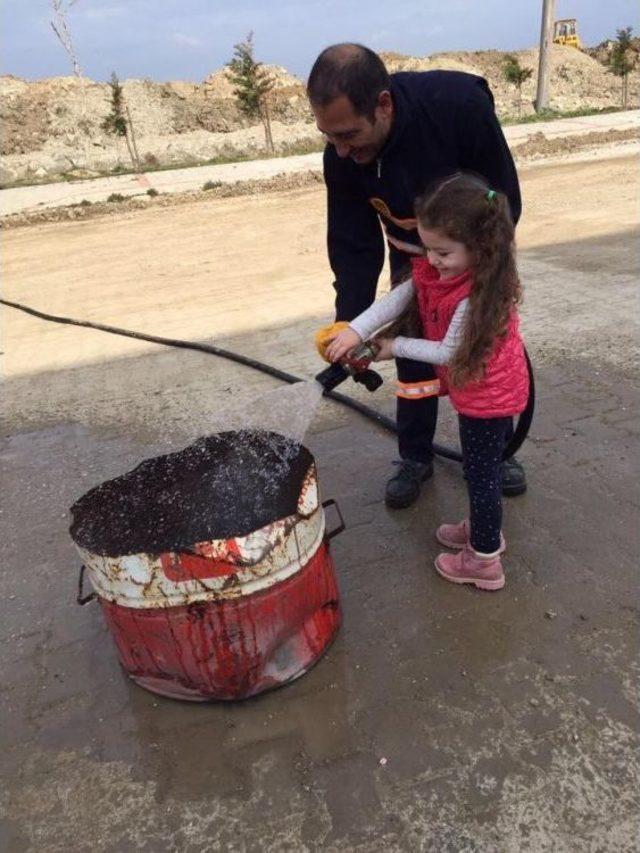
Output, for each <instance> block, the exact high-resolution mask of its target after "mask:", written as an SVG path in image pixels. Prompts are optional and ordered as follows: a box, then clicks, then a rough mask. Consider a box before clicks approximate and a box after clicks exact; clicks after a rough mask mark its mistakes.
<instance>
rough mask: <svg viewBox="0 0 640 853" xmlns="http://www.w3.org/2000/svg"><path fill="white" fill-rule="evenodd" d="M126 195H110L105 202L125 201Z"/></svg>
mask: <svg viewBox="0 0 640 853" xmlns="http://www.w3.org/2000/svg"><path fill="white" fill-rule="evenodd" d="M126 200H127V197H126V195H122V193H111V195H110V196H109V197H108V198H107V201H126Z"/></svg>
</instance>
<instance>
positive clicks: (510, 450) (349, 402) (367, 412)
mask: <svg viewBox="0 0 640 853" xmlns="http://www.w3.org/2000/svg"><path fill="white" fill-rule="evenodd" d="M0 304H2V305H6V306H7V307H9V308H15V309H16V310H17V311H22V312H24V313H25V314H30V315H31V316H32V317H37V318H38V319H40V320H46V321H48V322H51V323H61V324H63V325H67V326H80V327H83V328H86V329H95V330H96V331H98V332H107V333H108V334H110V335H120V336H122V337H125V338H135V339H136V340H139V341H147V342H149V343H153V344H160V345H161V346H167V347H176V348H178V349H189V350H195V351H196V352H204V353H208V354H209V355H216V356H218V357H219V358H225V359H227V360H228V361H233V362H235V363H236V364H242V365H244V366H245V367H250V368H252V369H253V370H259V371H260V372H261V373H265V374H267V375H268V376H272V377H274V378H275V379H280V380H282V381H283V382H288V383H289V384H290V385H293V384H295V383H297V382H305V381H306V380H305V379H302V378H301V377H299V376H294V375H293V374H292V373H287V372H286V371H284V370H280V369H279V368H277V367H273V366H272V365H270V364H265V363H264V362H262V361H258V360H257V359H254V358H249V357H248V356H246V355H241V354H240V353H237V352H233V351H232V350H227V349H223V348H222V347H217V346H214V345H213V344H202V343H198V342H197V341H184V340H181V339H179V338H166V337H162V336H160V335H149V334H146V333H145V332H136V331H134V330H131V329H122V328H119V327H118V326H109V325H106V324H104V323H94V322H92V321H91V320H78V319H75V318H73V317H59V316H56V315H55V314H47V313H45V312H44V311H38V310H37V309H35V308H31V307H29V306H28V305H23V304H21V303H20V302H11V301H10V300H8V299H0ZM525 356H526V360H527V369H528V371H529V399H528V401H527V406H526V408H525V410H524V411H523V412H522V414H521V415H520V416H519V418H518V422H517V424H516V426H515V428H514V431H513V435H512V436H511V439H510V441H509V442H508V444H507V446H506V447H505V450H504V453H503V459H509V458H510V457H511V456H513V455H514V454H515V453H516V452H517V451H518V449H519V448H520V447H521V445H522V443H523V442H524V440H525V438H526V437H527V434H528V432H529V427H530V426H531V421H532V419H533V411H534V408H535V383H534V377H533V368H532V366H531V361H530V359H529V355H528V354H527V353H526V351H525ZM346 375H348V374H345V378H346ZM324 396H325V397H328V398H329V399H330V400H335V401H336V402H337V403H341V404H342V405H343V406H346V407H347V408H349V409H352V410H353V411H356V412H358V413H359V414H361V415H364V417H366V418H368V419H369V420H371V421H373V422H374V423H376V424H378V426H381V427H382V428H383V429H386V430H387V431H388V432H392V433H396V432H397V429H396V424H395V422H394V421H393V420H392V419H391V418H389V417H387V416H386V415H383V414H381V413H380V412H377V411H376V410H375V409H372V408H371V407H370V406H366V405H365V404H364V403H361V402H360V401H359V400H354V399H353V398H352V397H349V396H347V395H346V394H341V393H340V392H339V391H334V390H325V393H324ZM433 452H434V453H435V454H436V455H438V456H441V457H443V458H445V459H452V460H453V461H455V462H461V461H462V456H461V454H460V452H459V451H458V450H454V449H453V448H450V447H445V446H443V445H440V444H435V443H434V445H433Z"/></svg>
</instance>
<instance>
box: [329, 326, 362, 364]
mask: <svg viewBox="0 0 640 853" xmlns="http://www.w3.org/2000/svg"><path fill="white" fill-rule="evenodd" d="M360 343H362V338H361V337H360V335H359V334H358V333H357V332H354V331H353V329H343V330H342V331H341V332H338V334H337V335H336V336H335V338H333V340H332V341H331V343H330V344H329V346H328V347H327V351H326V354H327V358H328V359H329V361H340V359H341V358H342V357H343V356H345V355H346V354H347V353H348V352H349V350H351V349H353V348H354V347H357V346H358V344H360Z"/></svg>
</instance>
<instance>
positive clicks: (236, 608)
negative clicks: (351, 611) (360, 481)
mask: <svg viewBox="0 0 640 853" xmlns="http://www.w3.org/2000/svg"><path fill="white" fill-rule="evenodd" d="M223 435H226V434H223ZM239 435H242V433H240V434H239ZM252 435H255V433H252ZM266 435H267V436H273V435H274V434H273V433H267V434H266ZM300 447H301V446H300ZM301 450H302V451H303V452H304V453H303V455H302V456H301V457H297V463H296V465H297V467H296V466H294V467H296V471H297V474H296V473H295V471H293V468H291V469H287V471H285V472H284V474H285V475H286V476H289V475H291V476H293V477H294V479H295V478H296V477H297V481H296V482H295V483H294V485H293V488H295V492H296V494H297V501H295V503H294V504H292V505H290V506H288V507H287V504H286V501H283V500H280V501H279V502H278V500H276V501H275V504H276V505H277V506H278V507H280V510H282V508H283V507H284V508H285V509H292V510H293V511H292V512H289V513H288V514H287V515H286V516H284V517H282V518H277V519H274V520H273V521H271V522H269V523H268V524H265V525H263V526H262V527H260V528H259V529H256V530H251V531H248V532H246V531H245V530H243V529H242V525H243V524H244V525H245V526H246V523H247V521H246V519H247V518H249V517H251V518H261V519H262V520H264V517H265V516H264V512H268V510H265V509H264V507H262V506H261V508H260V511H259V512H257V513H256V512H255V511H254V509H255V508H252V510H251V512H249V513H248V514H247V512H243V513H241V512H239V515H240V516H242V519H241V521H240V522H239V527H240V532H239V535H236V536H226V537H225V538H218V539H205V540H202V541H199V542H196V543H191V544H188V543H182V542H180V541H179V538H175V536H174V538H173V539H172V540H171V541H173V543H174V546H173V547H172V549H171V550H161V551H159V552H158V553H149V552H146V551H138V552H136V553H125V554H115V555H114V554H111V553H109V554H105V553H96V551H93V550H90V548H89V547H87V545H88V544H89V545H91V546H92V547H96V549H97V550H98V551H100V552H103V551H104V550H105V542H107V541H108V540H109V541H108V545H109V550H110V551H113V550H116V549H114V548H113V547H112V542H111V540H113V537H114V535H115V533H116V532H117V531H116V529H115V528H117V522H113V521H112V519H113V518H114V517H118V518H120V519H121V517H122V514H123V513H124V512H125V511H126V509H127V500H129V497H123V498H122V500H121V501H120V503H119V502H118V494H119V492H120V491H122V493H123V495H124V494H126V492H127V489H129V488H130V487H131V482H133V481H131V480H130V479H129V480H128V479H127V476H129V475H125V477H123V478H117V479H116V480H113V481H109V482H108V483H106V484H102V486H98V487H97V489H95V490H92V491H91V492H89V493H87V495H85V496H84V497H83V498H81V499H80V500H79V501H78V502H77V503H76V504H74V507H73V508H72V513H73V517H74V523H73V524H72V527H71V534H72V536H73V538H74V541H75V543H76V546H77V548H78V550H79V551H80V554H81V556H82V558H83V562H84V566H83V569H82V573H83V574H84V572H85V571H86V573H87V574H88V576H89V578H90V580H91V583H92V586H93V588H94V593H93V594H92V595H90V596H86V597H84V598H83V597H82V594H80V595H79V597H78V601H79V602H80V603H84V602H86V601H87V600H90V599H91V598H93V597H95V596H97V598H98V600H99V601H100V605H101V608H102V612H103V614H104V617H105V619H106V622H107V625H108V626H109V630H110V632H111V635H112V637H113V639H114V641H115V644H116V647H117V650H118V656H119V659H120V663H121V664H122V666H123V668H124V670H125V671H126V672H127V673H128V674H129V676H130V677H131V678H132V679H133V680H134V681H135V682H136V683H137V684H139V685H140V686H141V687H145V688H146V689H148V690H151V691H153V692H154V693H159V694H161V695H164V696H169V697H172V698H175V699H187V700H191V701H207V700H216V699H224V700H234V699H244V698H246V697H248V696H253V695H255V694H257V693H261V692H262V691H264V690H268V689H270V688H273V687H278V686H280V685H283V684H286V683H287V682H289V681H292V680H293V679H295V678H298V677H299V676H301V675H303V674H304V673H305V672H306V671H307V670H308V669H309V668H310V667H311V666H313V664H314V663H316V661H318V660H319V658H320V657H321V656H322V655H323V654H324V652H325V651H326V649H327V648H328V646H329V645H330V644H331V642H332V641H333V639H334V637H335V635H336V633H337V631H338V628H339V627H340V621H341V611H340V604H339V597H338V587H337V584H336V579H335V573H334V566H333V561H332V558H331V554H330V551H329V539H330V538H331V537H332V536H334V535H335V534H336V533H338V532H340V530H342V529H343V525H342V524H341V525H340V527H338V528H337V529H336V530H334V531H332V532H331V533H327V531H326V528H325V515H324V508H325V507H326V506H328V505H329V504H334V503H335V502H334V501H325V502H324V504H321V503H320V502H319V497H318V484H317V475H316V467H315V462H314V460H313V457H312V456H311V454H310V453H309V451H308V450H306V448H302V447H301ZM175 456H176V454H172V455H170V456H169V457H158V458H157V459H160V460H164V459H165V458H166V459H173V457H175ZM225 460H226V463H227V467H226V470H225V484H226V486H225V499H226V500H228V495H229V494H232V493H233V488H232V487H233V485H234V466H233V464H229V462H230V461H231V463H233V459H231V460H229V456H228V454H227V455H226V457H225ZM156 461H157V460H153V462H154V463H155V462H156ZM175 461H176V460H175V459H173V462H175ZM177 461H180V460H177ZM145 464H146V463H143V466H144V465H145ZM143 466H139V468H138V469H136V470H135V471H134V472H130V474H136V472H138V471H139V470H140V469H142V467H143ZM303 469H304V471H303ZM172 471H173V473H174V474H175V466H174V467H173V468H172ZM281 473H282V472H281ZM156 474H157V470H156ZM154 477H155V479H154V482H155V481H157V480H158V478H157V476H155V475H154ZM277 479H278V478H276V480H277ZM147 480H148V478H147V479H146V480H145V477H142V478H141V477H140V476H139V475H138V481H139V482H137V484H136V486H135V488H138V487H139V489H143V488H147V489H148V486H149V482H147ZM257 486H258V487H259V486H260V482H258V483H257ZM283 487H286V489H287V490H288V491H289V492H290V491H291V489H292V484H291V482H290V481H288V482H287V483H286V484H284V486H283ZM270 488H271V487H270ZM100 490H102V491H100ZM161 491H162V490H161ZM271 491H273V489H271ZM114 495H116V497H115V498H114ZM270 495H271V492H270ZM146 497H147V499H149V501H150V505H151V503H152V504H153V505H154V506H157V504H162V503H163V500H164V497H165V496H164V495H163V494H151V495H149V494H148V493H147V494H146ZM174 497H175V496H174ZM138 499H139V496H138ZM118 506H120V511H119V512H118V511H117V507H118ZM89 507H91V516H92V519H91V523H92V525H93V528H92V529H93V531H94V532H93V533H92V532H91V530H89V527H90V526H89V525H88V524H87V523H85V520H84V519H85V516H87V515H88V508H89ZM96 507H101V508H104V509H100V512H104V517H103V518H101V517H100V512H98V513H96ZM227 509H228V507H227ZM245 509H246V507H245ZM212 512H213V514H214V515H215V506H214V507H212ZM228 517H229V519H231V520H230V521H229V522H228V523H227V522H225V523H223V524H222V525H221V524H220V523H212V525H211V526H210V529H219V530H223V529H225V530H226V531H227V532H229V526H228V525H229V524H231V525H233V523H234V522H233V514H232V513H231V514H229V513H228ZM216 524H217V528H216ZM225 524H226V525H227V526H226V527H225ZM100 525H102V527H101V528H100V530H101V533H100V535H99V536H96V535H95V530H97V529H98V528H99V527H100ZM110 526H111V529H107V531H106V533H105V532H104V531H105V527H106V528H110ZM187 528H189V525H187ZM191 529H192V530H194V529H198V530H204V529H209V528H207V527H198V526H197V525H196V526H195V527H194V526H193V525H191ZM154 531H157V523H156V527H155V528H154ZM107 534H108V535H107ZM154 535H155V534H154ZM135 541H136V540H134V539H131V541H130V542H129V543H128V544H129V545H132V544H134V542H135ZM157 541H158V542H160V543H161V542H162V541H163V539H162V536H159V538H158V540H157ZM166 541H170V540H169V539H167V540H166ZM94 543H95V544H94ZM97 545H100V546H101V547H99V548H98V547H97ZM81 584H82V577H81Z"/></svg>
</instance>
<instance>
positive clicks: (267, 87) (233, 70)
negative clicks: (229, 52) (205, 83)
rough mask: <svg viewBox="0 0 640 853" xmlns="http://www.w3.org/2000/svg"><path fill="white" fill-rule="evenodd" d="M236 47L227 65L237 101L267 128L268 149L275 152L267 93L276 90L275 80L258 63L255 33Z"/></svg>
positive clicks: (244, 110) (245, 111)
mask: <svg viewBox="0 0 640 853" xmlns="http://www.w3.org/2000/svg"><path fill="white" fill-rule="evenodd" d="M233 50H234V56H233V59H232V60H231V61H230V62H228V63H227V67H228V69H229V71H228V76H229V79H230V80H231V82H232V83H233V84H234V86H235V88H234V90H233V93H234V95H235V96H236V99H237V101H238V107H239V108H240V111H241V112H243V113H244V114H245V115H246V116H248V117H249V118H259V119H260V121H261V122H262V126H263V127H264V136H265V142H266V145H267V150H268V151H270V152H271V153H273V151H274V145H273V137H272V136H271V119H270V116H269V100H268V96H269V93H270V92H271V90H272V89H273V86H274V81H273V79H272V78H271V77H270V76H269V74H268V72H267V71H266V70H265V69H264V67H263V65H262V63H261V62H256V60H255V58H254V55H253V33H252V32H251V33H249V35H248V36H247V38H246V40H245V41H243V42H240V43H239V44H236V45H234V48H233Z"/></svg>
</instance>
